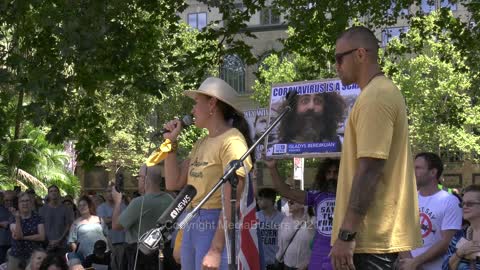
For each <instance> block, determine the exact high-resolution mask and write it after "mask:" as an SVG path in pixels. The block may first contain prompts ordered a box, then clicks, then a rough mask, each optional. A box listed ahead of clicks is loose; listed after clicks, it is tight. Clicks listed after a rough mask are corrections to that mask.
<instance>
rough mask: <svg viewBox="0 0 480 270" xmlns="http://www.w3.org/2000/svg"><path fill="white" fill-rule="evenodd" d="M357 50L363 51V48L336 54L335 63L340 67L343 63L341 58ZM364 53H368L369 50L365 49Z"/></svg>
mask: <svg viewBox="0 0 480 270" xmlns="http://www.w3.org/2000/svg"><path fill="white" fill-rule="evenodd" d="M358 49H365V48H355V49H351V50H349V51H346V52H343V53H337V54H335V62H336V63H337V64H339V65H341V64H342V63H343V57H344V56H347V55H349V54H351V53H353V52H354V51H356V50H358ZM365 51H367V52H368V51H369V49H365Z"/></svg>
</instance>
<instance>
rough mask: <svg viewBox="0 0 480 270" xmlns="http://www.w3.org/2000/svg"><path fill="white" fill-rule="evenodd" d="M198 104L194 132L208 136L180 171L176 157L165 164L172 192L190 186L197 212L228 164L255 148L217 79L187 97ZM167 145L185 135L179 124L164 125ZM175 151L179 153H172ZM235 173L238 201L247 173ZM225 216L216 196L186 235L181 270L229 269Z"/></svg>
mask: <svg viewBox="0 0 480 270" xmlns="http://www.w3.org/2000/svg"><path fill="white" fill-rule="evenodd" d="M185 94H186V95H187V96H188V97H190V98H192V99H194V100H195V105H194V106H193V109H192V114H193V115H194V117H195V126H197V127H199V128H206V129H207V130H208V135H207V136H205V137H204V138H201V139H199V140H198V141H197V142H196V143H195V145H194V147H193V149H192V152H191V153H190V155H189V156H188V158H187V160H185V161H184V162H183V163H182V164H181V165H180V166H179V165H178V163H177V160H176V155H175V151H172V152H170V153H169V155H168V156H167V158H166V159H165V179H166V187H167V189H168V190H179V189H181V188H182V187H183V186H185V185H186V184H190V185H193V186H194V187H195V188H196V190H197V195H196V196H195V198H194V199H193V201H192V203H191V206H193V207H195V206H197V205H198V203H199V202H200V201H201V200H202V199H203V198H204V197H205V195H206V194H207V193H208V192H209V191H210V190H212V188H213V186H214V185H215V184H216V183H217V182H218V180H219V179H220V178H221V176H222V175H223V172H224V170H225V168H226V166H227V164H228V163H229V162H230V161H232V160H238V159H239V158H240V157H241V156H242V155H243V154H244V153H245V152H246V150H247V149H248V147H249V146H250V145H251V144H252V143H251V140H250V138H249V134H250V132H249V126H248V123H247V121H246V120H245V118H244V117H243V113H242V112H241V110H240V109H239V106H238V96H237V94H236V92H235V90H234V89H233V88H232V87H231V86H230V85H228V84H227V83H226V82H224V81H223V80H221V79H219V78H213V77H211V78H207V79H206V80H205V81H204V82H203V83H202V84H201V85H200V87H199V88H198V90H192V91H185ZM165 129H167V130H170V132H169V133H165V134H164V137H165V139H168V140H170V141H171V142H172V144H176V140H177V136H178V134H179V133H180V131H181V123H180V121H179V120H173V121H170V122H168V123H167V124H165ZM172 149H176V147H172ZM252 159H253V156H252V157H251V158H250V157H249V158H247V159H246V160H245V162H244V166H245V167H244V168H246V170H247V171H249V170H250V169H251V167H252ZM244 168H240V169H239V170H237V172H236V173H237V176H238V178H239V180H240V181H239V185H238V192H237V193H239V194H237V198H240V192H241V191H242V190H243V188H242V187H243V179H244V177H245V169H244ZM229 200H230V186H229V185H228V184H227V185H226V186H225V192H224V201H225V205H226V206H227V207H225V213H224V214H225V216H226V217H227V219H230V208H229V204H228V202H229ZM219 224H220V225H222V224H223V214H222V196H221V192H220V191H217V192H216V193H215V194H214V195H213V196H212V197H211V198H210V199H209V200H208V201H207V202H206V203H205V204H204V205H203V206H202V208H201V210H200V211H199V214H198V215H197V216H196V217H194V218H193V219H192V220H191V222H190V223H189V224H188V225H187V227H186V228H185V230H184V234H183V239H182V245H181V264H182V269H185V270H193V269H201V268H202V269H227V267H228V265H227V255H226V248H224V247H225V234H224V229H223V226H219Z"/></svg>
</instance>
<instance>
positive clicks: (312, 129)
mask: <svg viewBox="0 0 480 270" xmlns="http://www.w3.org/2000/svg"><path fill="white" fill-rule="evenodd" d="M292 128H293V130H295V131H296V132H297V135H296V136H295V138H294V141H296V142H317V141H321V140H323V139H324V138H322V137H323V131H324V129H325V127H324V119H323V116H322V113H315V112H313V111H307V112H304V113H299V114H297V117H296V119H295V122H294V123H292Z"/></svg>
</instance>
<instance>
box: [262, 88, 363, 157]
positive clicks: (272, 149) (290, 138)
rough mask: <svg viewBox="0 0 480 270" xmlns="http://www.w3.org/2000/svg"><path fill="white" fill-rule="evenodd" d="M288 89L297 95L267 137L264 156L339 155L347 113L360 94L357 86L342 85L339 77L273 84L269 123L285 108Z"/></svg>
mask: <svg viewBox="0 0 480 270" xmlns="http://www.w3.org/2000/svg"><path fill="white" fill-rule="evenodd" d="M290 91H296V92H297V93H298V95H297V96H296V97H295V99H294V100H293V103H292V107H293V108H292V110H291V111H290V112H289V113H288V114H287V115H286V116H285V117H284V118H283V119H282V120H281V121H280V123H279V124H278V125H277V127H275V128H274V129H273V130H272V132H271V133H270V134H269V136H268V137H267V149H266V155H267V157H274V158H285V157H328V156H331V157H335V156H339V155H340V152H341V149H342V142H343V134H344V129H345V125H346V121H347V116H348V113H349V112H350V110H351V108H352V106H353V104H354V103H355V100H356V98H357V96H358V95H359V94H360V88H358V85H356V84H353V85H349V86H344V85H342V83H341V81H340V80H339V79H325V80H319V81H304V82H294V83H286V84H275V85H273V86H272V90H271V93H270V108H269V120H270V122H269V123H271V122H273V121H274V120H275V118H276V117H277V116H278V115H279V114H280V113H281V112H282V110H283V109H284V108H285V107H286V105H287V104H286V95H287V93H288V92H290Z"/></svg>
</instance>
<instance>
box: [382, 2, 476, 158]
mask: <svg viewBox="0 0 480 270" xmlns="http://www.w3.org/2000/svg"><path fill="white" fill-rule="evenodd" d="M462 26H463V27H462ZM466 31H467V28H466V27H465V25H463V23H462V22H461V21H459V20H458V19H456V18H454V17H453V15H452V14H451V13H450V12H445V11H440V12H432V13H431V14H430V15H429V16H422V17H416V18H413V19H412V24H411V28H410V30H409V31H408V32H407V33H406V34H405V35H404V36H403V37H401V38H400V39H395V40H392V42H390V43H389V45H388V47H387V48H386V54H385V56H386V58H385V61H384V64H385V65H384V66H385V71H386V72H387V73H388V74H389V75H390V76H391V77H392V79H393V80H394V81H395V82H396V83H397V84H398V85H399V87H400V88H401V90H402V92H403V93H404V96H405V99H406V102H407V106H408V112H409V121H410V136H411V140H412V145H413V148H414V149H415V150H416V151H434V152H440V151H445V150H448V151H457V152H461V153H464V154H467V157H469V158H473V157H474V156H475V155H472V154H474V153H478V152H479V151H480V145H479V143H480V137H479V136H478V135H477V134H476V133H474V132H472V131H473V128H474V127H477V126H479V125H480V120H479V119H480V115H479V111H480V107H479V106H478V104H477V103H476V102H475V99H474V98H473V96H472V86H473V85H474V83H475V80H476V78H477V77H478V72H479V71H478V70H473V69H471V68H470V67H469V66H468V64H467V63H468V62H467V59H466V57H465V55H468V51H467V50H468V46H465V45H466V44H462V43H465V42H468V41H469V40H470V41H471V39H470V38H467V39H464V37H466V36H467V35H468V33H466ZM460 44H462V45H460ZM405 48H410V49H409V50H405Z"/></svg>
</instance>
